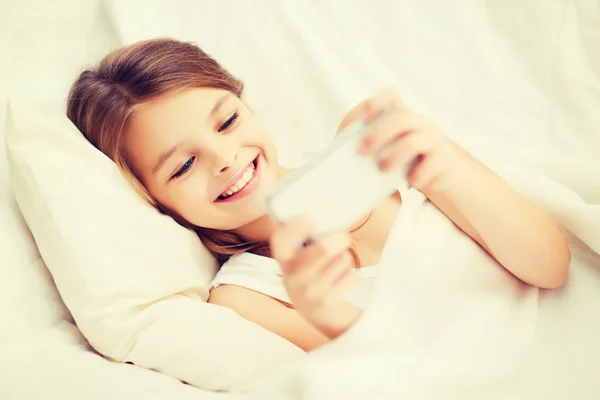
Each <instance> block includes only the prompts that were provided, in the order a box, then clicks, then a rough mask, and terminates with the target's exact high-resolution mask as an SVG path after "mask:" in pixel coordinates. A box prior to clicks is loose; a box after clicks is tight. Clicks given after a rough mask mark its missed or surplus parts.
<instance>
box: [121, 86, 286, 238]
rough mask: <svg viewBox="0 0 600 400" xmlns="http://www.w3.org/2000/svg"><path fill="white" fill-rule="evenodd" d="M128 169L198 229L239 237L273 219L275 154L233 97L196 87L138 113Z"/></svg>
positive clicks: (132, 126) (129, 139)
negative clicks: (269, 207)
mask: <svg viewBox="0 0 600 400" xmlns="http://www.w3.org/2000/svg"><path fill="white" fill-rule="evenodd" d="M125 145H126V151H127V156H128V162H129V164H130V166H131V168H132V170H133V172H134V173H135V174H136V176H137V177H138V179H140V180H141V182H142V184H143V185H144V186H145V187H146V189H147V190H148V191H149V192H150V194H151V195H152V196H153V197H154V198H155V199H156V201H158V203H160V204H161V205H162V206H164V207H166V208H167V209H169V210H171V211H172V212H175V213H176V214H178V215H180V216H181V217H182V218H183V219H185V220H186V221H188V222H189V223H191V224H194V225H196V226H200V227H204V228H213V229H219V230H233V229H237V228H240V227H243V226H244V225H247V224H249V223H250V222H252V221H255V220H257V219H258V218H260V217H262V216H264V215H265V214H266V208H265V206H264V198H265V195H266V193H267V191H268V190H269V189H271V188H273V187H274V186H275V184H276V182H277V176H278V171H279V167H278V165H277V155H276V151H275V148H274V146H273V143H272V141H271V140H270V138H269V136H268V135H267V133H266V132H265V130H264V129H263V128H262V127H261V126H260V124H259V123H258V121H257V120H256V119H255V118H254V116H253V115H252V113H251V112H250V111H249V110H248V108H246V106H245V105H244V104H243V103H242V102H241V101H240V99H239V98H238V97H236V96H235V95H234V94H232V93H230V92H228V91H225V90H219V89H206V88H195V89H189V90H185V91H182V92H178V93H175V94H170V95H165V96H160V97H158V98H156V99H153V100H151V101H148V102H146V103H144V104H142V105H141V106H139V108H137V109H136V111H135V113H134V115H133V117H132V120H131V121H130V125H129V127H128V136H127V140H126V144H125Z"/></svg>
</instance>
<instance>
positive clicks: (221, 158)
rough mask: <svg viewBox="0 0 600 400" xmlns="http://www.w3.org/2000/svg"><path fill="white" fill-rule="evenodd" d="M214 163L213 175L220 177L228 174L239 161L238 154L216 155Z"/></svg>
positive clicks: (221, 153)
mask: <svg viewBox="0 0 600 400" xmlns="http://www.w3.org/2000/svg"><path fill="white" fill-rule="evenodd" d="M214 156H215V158H214V163H213V167H212V175H213V176H219V175H221V174H223V173H225V172H228V171H229V170H230V169H231V168H232V167H233V166H234V165H235V162H236V161H237V158H238V155H237V152H231V153H224V152H220V153H218V154H215V155H214Z"/></svg>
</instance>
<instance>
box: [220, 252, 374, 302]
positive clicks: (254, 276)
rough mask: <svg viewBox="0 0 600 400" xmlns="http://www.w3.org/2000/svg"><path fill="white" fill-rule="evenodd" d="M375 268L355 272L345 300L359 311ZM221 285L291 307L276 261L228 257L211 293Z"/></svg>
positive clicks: (372, 280) (256, 257)
mask: <svg viewBox="0 0 600 400" xmlns="http://www.w3.org/2000/svg"><path fill="white" fill-rule="evenodd" d="M376 270H377V267H376V266H370V267H362V268H358V269H357V270H356V281H355V283H354V285H353V286H352V288H351V289H350V291H349V294H348V300H349V301H350V302H351V303H352V304H354V305H355V306H357V307H359V308H364V307H365V306H366V304H367V301H368V298H369V295H370V293H371V290H372V286H373V285H372V283H373V282H374V280H375V279H374V278H375V276H376ZM220 285H236V286H242V287H245V288H247V289H251V290H254V291H256V292H259V293H263V294H265V295H267V296H269V297H272V298H274V299H277V300H280V301H283V302H285V303H289V304H291V300H290V298H289V296H288V294H287V291H286V290H285V286H284V285H283V278H282V277H281V267H280V265H279V262H277V261H276V260H274V259H272V258H269V257H264V256H259V255H256V254H252V253H242V254H238V255H235V256H233V257H231V258H230V259H229V260H228V261H227V262H226V263H225V264H223V266H222V267H221V269H220V270H219V272H218V273H217V275H216V276H215V278H214V279H213V280H212V282H211V284H210V289H212V288H214V287H218V286H220Z"/></svg>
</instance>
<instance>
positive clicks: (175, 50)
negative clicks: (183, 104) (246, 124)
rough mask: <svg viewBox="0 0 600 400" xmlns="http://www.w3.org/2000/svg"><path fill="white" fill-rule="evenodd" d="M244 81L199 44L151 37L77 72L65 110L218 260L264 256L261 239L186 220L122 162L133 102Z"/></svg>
mask: <svg viewBox="0 0 600 400" xmlns="http://www.w3.org/2000/svg"><path fill="white" fill-rule="evenodd" d="M243 87H244V85H243V83H242V82H241V81H240V80H238V79H236V78H235V77H233V76H232V75H231V74H230V73H229V72H227V71H226V70H225V69H224V68H223V67H222V66H221V65H220V64H219V63H218V62H217V61H215V60H214V59H213V58H211V57H210V56H208V55H207V54H206V53H204V52H203V51H202V50H201V49H200V48H199V47H198V46H196V45H194V44H191V43H185V42H180V41H176V40H172V39H154V40H147V41H142V42H138V43H135V44H133V45H130V46H127V47H124V48H121V49H118V50H116V51H114V52H112V53H110V54H109V55H108V56H106V57H105V58H104V59H102V61H100V63H99V64H98V66H96V67H95V68H92V69H89V70H86V71H84V72H82V73H81V74H80V76H79V77H78V78H77V80H76V81H75V83H74V84H73V87H72V88H71V91H70V93H69V98H68V102H67V116H68V117H69V119H70V120H71V121H72V122H73V123H74V124H75V126H76V127H77V128H78V129H79V130H80V131H81V132H82V133H83V135H84V136H85V137H86V138H87V140H89V141H90V143H92V144H93V145H94V146H95V147H96V148H98V149H99V150H100V151H101V152H103V153H104V154H106V155H107V156H108V157H109V158H110V159H112V160H113V161H114V162H115V164H117V166H118V167H119V168H120V169H121V171H122V172H123V174H124V175H125V177H126V179H127V180H128V181H129V183H130V184H131V186H132V187H133V188H134V189H135V190H136V191H137V192H138V193H139V194H140V195H141V196H142V197H143V198H144V199H145V200H146V201H148V202H149V203H150V204H152V205H153V206H155V207H157V208H158V209H159V210H160V211H161V212H163V213H165V214H168V215H170V216H171V217H173V218H174V219H175V220H176V221H177V222H178V223H180V224H181V225H183V226H185V227H187V228H190V229H193V230H194V231H196V233H197V234H198V236H199V237H200V239H201V240H202V242H203V243H204V245H205V246H206V247H207V248H208V250H209V251H210V252H211V253H212V254H213V255H214V256H215V257H216V258H217V260H218V261H219V263H220V264H222V263H223V262H225V261H226V260H227V259H228V258H229V257H230V256H231V255H233V254H237V253H241V252H245V251H251V252H253V253H257V254H261V255H265V256H269V255H270V254H269V249H268V246H267V244H266V243H262V242H251V243H247V242H245V241H244V240H242V238H241V237H240V236H239V235H237V234H235V233H234V232H231V231H218V230H215V229H208V228H201V227H197V226H193V225H191V224H190V223H189V222H187V221H185V220H184V219H183V218H182V217H181V216H179V215H178V214H177V213H176V212H174V211H173V210H168V209H166V208H165V207H164V206H163V205H161V204H158V203H157V202H156V200H155V199H154V198H153V197H152V196H151V195H150V193H148V191H147V190H146V188H145V187H144V186H143V185H142V184H141V182H140V181H139V179H138V178H137V177H136V176H135V174H134V172H133V171H132V169H131V168H130V167H129V165H128V163H127V154H126V153H125V146H124V145H123V144H124V137H125V135H126V129H127V124H128V121H129V120H130V118H131V116H132V114H133V113H134V112H135V110H136V108H137V107H138V106H139V105H140V104H142V103H144V102H145V101H148V100H149V99H151V98H154V97H156V96H160V95H163V94H166V93H173V92H176V91H181V90H185V89H189V88H215V89H224V90H228V91H229V92H231V93H233V94H234V95H236V96H237V97H241V95H242V91H243Z"/></svg>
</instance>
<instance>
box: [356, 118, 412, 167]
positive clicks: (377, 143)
mask: <svg viewBox="0 0 600 400" xmlns="http://www.w3.org/2000/svg"><path fill="white" fill-rule="evenodd" d="M420 124H421V120H420V118H419V117H417V116H416V115H415V114H414V113H412V112H410V111H408V110H402V111H394V112H392V113H390V114H389V115H387V116H386V117H385V118H383V119H382V120H380V121H378V122H377V123H375V124H374V125H373V127H372V128H371V129H370V130H369V131H368V132H367V133H366V134H365V136H364V137H363V138H362V139H361V141H360V143H359V145H358V153H359V154H362V155H365V156H366V155H373V154H375V153H377V152H378V151H380V150H381V149H382V148H383V147H384V146H386V145H387V144H389V143H390V142H393V141H396V140H398V139H399V138H401V137H402V136H403V135H406V134H407V133H410V132H411V131H413V130H415V129H416V128H417V127H419V125H420Z"/></svg>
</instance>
